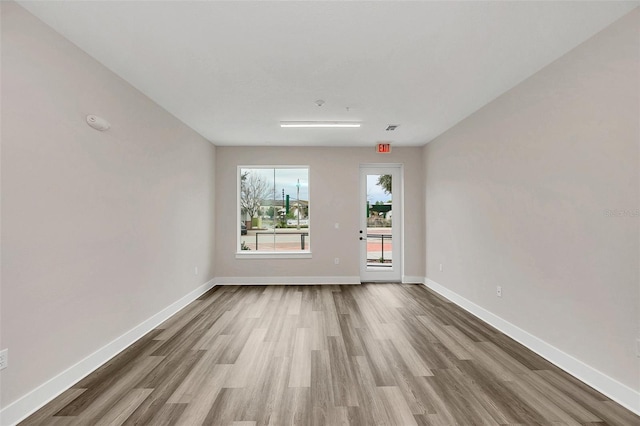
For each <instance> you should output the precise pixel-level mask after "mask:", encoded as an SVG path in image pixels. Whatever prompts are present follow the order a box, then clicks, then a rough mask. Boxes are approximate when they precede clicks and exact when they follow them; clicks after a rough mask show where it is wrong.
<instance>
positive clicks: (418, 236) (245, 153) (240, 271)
mask: <svg viewBox="0 0 640 426" xmlns="http://www.w3.org/2000/svg"><path fill="white" fill-rule="evenodd" d="M421 158H422V148H394V149H393V152H392V153H391V154H388V155H382V154H376V153H375V151H374V147H373V146H372V147H370V148H299V147H296V148H287V147H217V150H216V194H217V202H218V205H219V206H225V211H224V213H223V212H222V211H221V208H219V209H218V214H217V215H216V230H217V235H218V237H217V240H216V252H215V253H216V255H215V259H216V276H218V277H255V276H258V277H260V276H262V277H283V276H305V277H331V276H338V277H345V276H359V274H360V272H359V267H358V253H359V252H358V250H359V240H358V236H359V234H358V231H359V229H360V228H359V226H360V225H359V222H358V217H359V210H358V207H359V205H358V204H359V201H358V200H359V198H358V197H359V192H358V191H359V179H360V176H359V166H360V164H362V163H402V164H404V189H405V193H404V195H405V199H404V207H405V213H404V216H405V228H406V231H405V270H404V275H407V276H424V220H423V217H424V195H423V191H422V187H423V185H422V182H423V174H422V162H421ZM239 165H309V166H310V193H311V204H310V210H311V211H310V216H311V239H312V252H313V258H312V259H264V260H263V259H236V258H235V253H236V232H237V222H238V216H237V213H236V202H237V201H236V200H237V194H236V190H237V166H239ZM336 222H338V223H339V224H340V229H335V227H334V224H335V223H336ZM335 257H339V258H340V264H339V265H335V264H334V258H335Z"/></svg>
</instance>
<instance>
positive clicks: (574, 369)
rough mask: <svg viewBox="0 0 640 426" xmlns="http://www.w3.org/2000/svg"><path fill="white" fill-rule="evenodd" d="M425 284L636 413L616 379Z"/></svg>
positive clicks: (634, 395)
mask: <svg viewBox="0 0 640 426" xmlns="http://www.w3.org/2000/svg"><path fill="white" fill-rule="evenodd" d="M425 283H426V286H427V287H428V288H430V289H431V290H433V291H435V292H436V293H438V294H440V295H441V296H443V297H445V298H447V299H449V300H450V301H452V302H453V303H455V304H456V305H458V306H460V307H461V308H463V309H464V310H466V311H468V312H470V313H471V314H473V315H475V316H476V317H478V318H480V319H481V320H483V321H485V322H487V323H489V324H491V325H492V326H493V327H495V328H497V329H498V330H500V331H501V332H503V333H504V334H506V335H507V336H509V337H511V338H512V339H513V340H515V341H517V342H519V343H521V344H522V345H524V346H526V347H527V348H529V349H531V350H532V351H533V352H535V353H537V354H538V355H540V356H541V357H543V358H545V359H546V360H547V361H549V362H551V363H552V364H555V365H556V366H558V367H559V368H561V369H563V370H564V371H566V372H567V373H569V374H571V375H572V376H574V377H576V378H578V379H579V380H581V381H583V382H584V383H586V384H587V385H589V386H591V387H592V388H594V389H596V390H597V391H599V392H601V393H603V394H604V395H606V396H608V397H609V398H611V399H612V400H614V401H615V402H617V403H618V404H620V405H622V406H623V407H625V408H627V409H629V410H631V411H633V412H634V413H636V414H638V415H640V392H639V391H637V390H634V389H632V388H630V387H629V386H627V385H625V384H622V383H620V382H618V381H617V380H615V379H613V378H611V377H609V376H607V375H606V374H604V373H602V372H601V371H598V370H596V369H595V368H593V367H591V366H590V365H587V364H585V363H584V362H582V361H580V360H579V359H576V358H574V357H573V356H571V355H569V354H567V353H565V352H563V351H561V350H560V349H558V348H556V347H555V346H552V345H550V344H549V343H547V342H545V341H544V340H541V339H540V338H538V337H536V336H534V335H533V334H530V333H528V332H527V331H525V330H523V329H521V328H519V327H518V326H516V325H513V324H511V323H510V322H508V321H506V320H504V319H502V318H500V317H499V316H497V315H495V314H493V313H491V312H489V311H488V310H486V309H484V308H483V307H481V306H478V305H476V304H475V303H473V302H471V301H470V300H467V299H465V298H464V297H462V296H460V295H459V294H457V293H454V292H453V291H451V290H449V289H447V288H446V287H444V286H442V285H440V284H438V283H436V282H435V281H433V280H430V279H429V278H426V279H425Z"/></svg>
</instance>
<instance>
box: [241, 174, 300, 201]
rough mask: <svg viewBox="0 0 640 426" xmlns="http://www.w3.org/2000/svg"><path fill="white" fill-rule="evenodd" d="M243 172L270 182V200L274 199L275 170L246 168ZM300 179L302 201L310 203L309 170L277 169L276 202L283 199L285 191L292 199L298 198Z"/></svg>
mask: <svg viewBox="0 0 640 426" xmlns="http://www.w3.org/2000/svg"><path fill="white" fill-rule="evenodd" d="M242 170H243V171H247V172H251V173H254V174H256V175H257V176H261V177H263V179H264V180H265V181H266V182H269V185H270V188H271V191H270V193H269V196H270V197H269V199H273V182H274V179H273V174H274V169H267V168H262V169H252V168H249V167H244V168H243V169H242ZM298 179H300V199H301V200H305V201H309V170H308V169H306V168H304V169H289V168H276V169H275V182H276V185H275V186H276V187H275V198H276V200H280V199H282V190H283V189H284V193H285V195H289V197H291V198H292V199H294V198H296V194H297V191H298V189H297V188H296V185H297V183H298Z"/></svg>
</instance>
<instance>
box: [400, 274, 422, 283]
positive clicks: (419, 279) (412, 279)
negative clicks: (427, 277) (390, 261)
mask: <svg viewBox="0 0 640 426" xmlns="http://www.w3.org/2000/svg"><path fill="white" fill-rule="evenodd" d="M402 283H403V284H424V277H419V276H414V275H404V276H403V277H402Z"/></svg>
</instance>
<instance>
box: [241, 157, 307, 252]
mask: <svg viewBox="0 0 640 426" xmlns="http://www.w3.org/2000/svg"><path fill="white" fill-rule="evenodd" d="M238 214H239V216H240V217H239V221H238V247H237V255H238V256H239V257H265V256H267V257H268V255H270V254H271V255H276V256H278V257H280V256H283V255H292V257H309V256H308V255H310V252H311V233H310V230H311V227H310V222H309V167H307V166H240V167H238ZM304 254H306V255H307V256H304ZM300 255H302V256H300Z"/></svg>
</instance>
